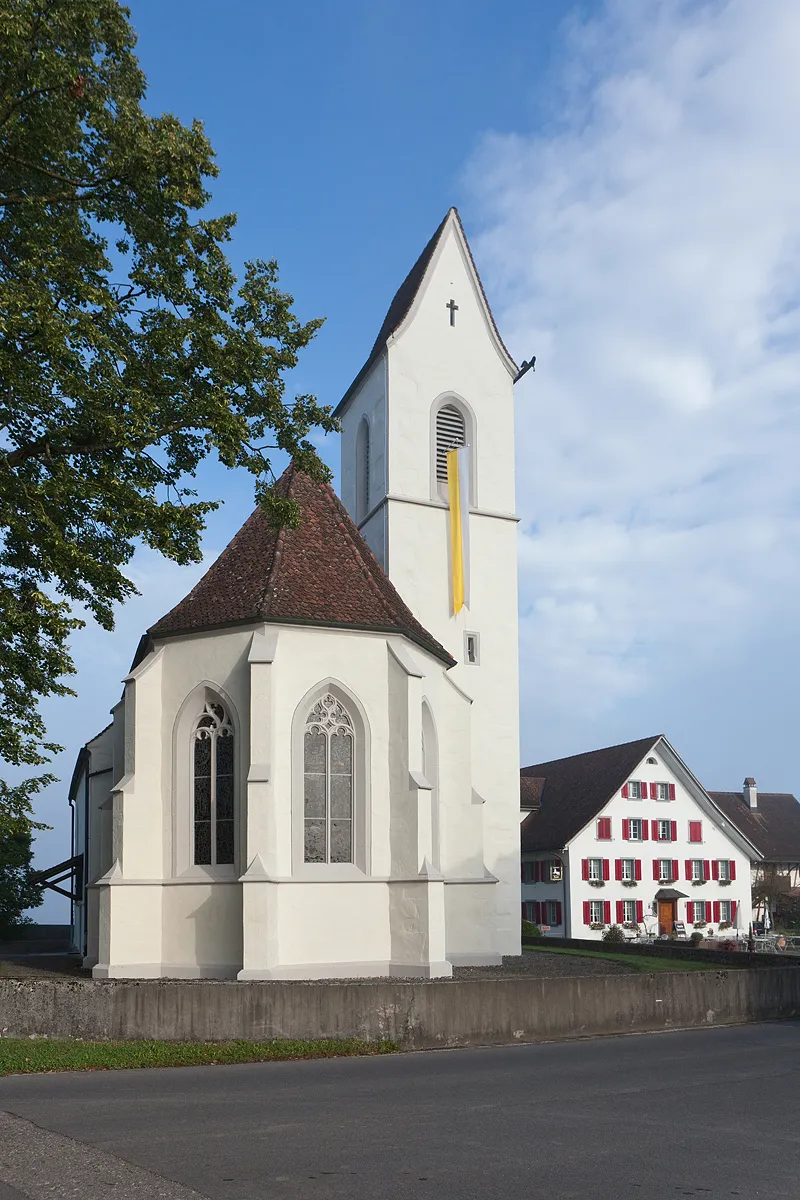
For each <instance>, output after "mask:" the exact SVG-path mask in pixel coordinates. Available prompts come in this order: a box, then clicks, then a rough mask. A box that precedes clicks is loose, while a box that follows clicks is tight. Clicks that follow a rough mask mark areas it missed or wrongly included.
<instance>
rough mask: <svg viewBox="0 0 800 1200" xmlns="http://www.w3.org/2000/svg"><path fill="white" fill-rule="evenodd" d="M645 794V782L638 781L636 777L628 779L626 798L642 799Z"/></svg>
mask: <svg viewBox="0 0 800 1200" xmlns="http://www.w3.org/2000/svg"><path fill="white" fill-rule="evenodd" d="M645 796H646V784H644V783H640V782H639V780H638V779H631V780H629V781H628V799H629V800H644V799H645Z"/></svg>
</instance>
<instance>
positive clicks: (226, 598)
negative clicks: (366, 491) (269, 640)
mask: <svg viewBox="0 0 800 1200" xmlns="http://www.w3.org/2000/svg"><path fill="white" fill-rule="evenodd" d="M275 486H276V489H277V491H278V494H279V495H280V496H282V497H287V498H291V499H292V500H295V501H296V502H297V503H298V504H299V506H300V513H301V520H300V525H299V526H298V528H297V529H286V528H284V529H276V528H275V526H274V525H273V524H272V523H271V522H270V519H269V517H268V516H267V514H266V513H265V512H264V510H263V509H261V508H257V509H256V510H255V512H254V513H252V514H251V516H250V517H248V519H247V520H246V521H245V523H244V525H243V526H242V528H241V529H240V530H239V532H238V533H237V534H236V536H235V537H234V538H233V540H232V541H231V542H230V543H229V544H228V546H227V547H226V548H225V550H223V552H222V554H221V555H220V556H219V558H218V559H217V561H216V562H215V563H214V564H213V566H212V567H210V568H209V570H208V571H206V573H205V575H204V576H203V577H202V579H201V580H200V581H199V583H197V584H196V585H195V587H194V588H192V590H191V592H190V593H189V595H188V596H186V597H185V598H184V599H183V600H181V601H180V603H179V604H176V605H175V607H174V608H172V609H170V611H169V612H168V613H166V615H165V616H163V617H162V618H161V620H160V621H157V622H156V624H155V625H153V626H152V627H151V628H150V629H149V630H148V635H149V637H150V638H160V637H169V636H174V635H177V634H183V633H199V632H201V631H204V630H211V629H218V628H221V627H224V626H228V625H240V624H252V623H255V622H259V621H268V622H273V623H276V624H295V625H297V624H299V625H322V626H326V627H328V628H350V629H362V630H368V631H372V632H376V633H390V634H392V633H393V634H402V635H404V636H405V637H407V638H410V639H411V640H412V641H413V642H416V643H417V645H419V646H421V647H422V648H423V649H424V650H427V651H428V652H429V653H430V654H433V655H435V656H436V657H437V658H439V659H441V661H442V662H444V663H446V664H447V666H448V667H450V666H453V664H454V659H453V658H452V656H451V655H450V654H448V652H447V650H445V648H444V646H442V645H440V643H439V642H437V641H436V639H435V638H434V637H433V636H432V635H431V634H430V633H428V631H427V630H426V629H424V628H423V627H422V625H420V623H419V621H417V620H416V618H415V617H414V615H413V614H412V612H411V610H410V609H409V608H408V606H407V605H406V604H405V603H404V602H403V600H402V599H401V598H400V595H399V594H398V592H397V590H396V588H395V587H394V585H393V584H392V583H390V581H389V579H388V577H387V576H386V574H385V573H384V571H383V569H382V568H381V566H380V564H379V563H378V561H377V559H376V558H375V557H374V555H373V553H372V551H371V550H370V548H369V546H368V545H367V543H366V542H365V541H364V539H363V538H362V536H361V534H360V533H359V532H358V530H357V529H356V527H355V525H354V524H353V522H352V520H351V519H350V516H349V514H348V512H347V510H346V509H345V507H344V505H343V504H342V503H341V501H340V500H339V498H338V497H337V496H336V494H335V492H334V491H333V488H332V487H331V486H330V484H327V483H317V482H315V481H314V480H313V479H311V478H310V477H309V476H308V475H306V474H305V473H304V472H302V471H299V470H297V469H296V468H295V467H294V466H290V467H288V468H287V469H286V471H284V473H283V475H282V476H281V478H280V479H279V480H278V482H277V484H276V485H275Z"/></svg>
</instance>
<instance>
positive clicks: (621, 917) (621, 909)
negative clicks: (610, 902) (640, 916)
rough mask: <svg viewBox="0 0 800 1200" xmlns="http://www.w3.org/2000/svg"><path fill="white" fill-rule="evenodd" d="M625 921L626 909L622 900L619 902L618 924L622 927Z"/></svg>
mask: <svg viewBox="0 0 800 1200" xmlns="http://www.w3.org/2000/svg"><path fill="white" fill-rule="evenodd" d="M624 920H625V907H624V904H623V902H622V900H618V901H617V924H618V925H621V924H622V922H623V921H624Z"/></svg>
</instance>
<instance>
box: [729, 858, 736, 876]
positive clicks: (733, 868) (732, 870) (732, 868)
mask: <svg viewBox="0 0 800 1200" xmlns="http://www.w3.org/2000/svg"><path fill="white" fill-rule="evenodd" d="M728 869H729V870H730V873H731V879H735V878H736V863H735V862H734V861H733V859H731V860H730V862H729V864H728Z"/></svg>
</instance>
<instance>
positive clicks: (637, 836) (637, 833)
mask: <svg viewBox="0 0 800 1200" xmlns="http://www.w3.org/2000/svg"><path fill="white" fill-rule="evenodd" d="M628 838H629V840H630V841H632V842H640V841H641V840H642V822H641V821H640V819H639V818H638V817H634V818H633V820H631V821H629V822H628Z"/></svg>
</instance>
